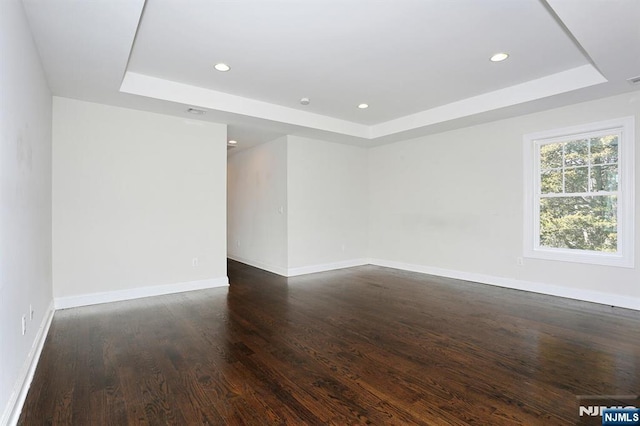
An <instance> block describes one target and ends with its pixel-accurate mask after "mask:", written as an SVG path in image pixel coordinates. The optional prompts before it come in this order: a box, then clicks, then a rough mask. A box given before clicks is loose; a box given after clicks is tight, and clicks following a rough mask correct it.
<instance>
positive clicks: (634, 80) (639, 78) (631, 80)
mask: <svg viewBox="0 0 640 426" xmlns="http://www.w3.org/2000/svg"><path fill="white" fill-rule="evenodd" d="M627 81H628V82H629V84H638V83H640V75H639V76H637V77H631V78H629V79H627Z"/></svg>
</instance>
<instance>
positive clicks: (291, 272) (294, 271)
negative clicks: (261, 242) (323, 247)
mask: <svg viewBox="0 0 640 426" xmlns="http://www.w3.org/2000/svg"><path fill="white" fill-rule="evenodd" d="M368 264H369V259H349V260H341V261H339V262H332V263H323V264H320V265H309V266H300V267H298V268H289V269H288V271H287V276H289V277H295V276H298V275H306V274H315V273H316V272H325V271H333V270H335V269H344V268H352V267H354V266H362V265H368Z"/></svg>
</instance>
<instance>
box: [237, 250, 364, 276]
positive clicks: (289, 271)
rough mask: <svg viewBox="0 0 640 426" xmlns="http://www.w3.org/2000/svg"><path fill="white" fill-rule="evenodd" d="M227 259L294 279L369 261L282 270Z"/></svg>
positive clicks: (333, 263)
mask: <svg viewBox="0 0 640 426" xmlns="http://www.w3.org/2000/svg"><path fill="white" fill-rule="evenodd" d="M227 257H228V258H229V259H231V260H235V261H236V262H240V263H244V264H245V265H249V266H254V267H256V268H259V269H263V270H265V271H268V272H273V273H274V274H278V275H281V276H283V277H296V276H298V275H306V274H315V273H316V272H326V271H333V270H334V269H343V268H351V267H354V266H362V265H368V264H369V259H349V260H342V261H339V262H332V263H323V264H319V265H308V266H300V267H297V268H288V269H287V268H283V267H280V266H274V265H267V264H264V263H261V262H256V261H255V260H249V259H245V258H243V257H240V256H234V255H232V254H227Z"/></svg>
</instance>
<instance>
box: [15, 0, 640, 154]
mask: <svg viewBox="0 0 640 426" xmlns="http://www.w3.org/2000/svg"><path fill="white" fill-rule="evenodd" d="M23 3H24V5H25V10H26V12H27V16H28V19H29V21H30V25H31V28H32V32H33V35H34V39H35V42H36V45H37V47H38V49H39V51H40V55H41V58H42V61H43V65H44V68H45V72H46V74H47V78H48V80H49V83H50V86H51V89H52V91H53V93H54V94H55V95H58V96H65V97H71V98H76V99H81V100H88V101H93V102H101V103H107V104H113V105H120V106H126V107H132V108H137V109H145V110H149V111H155V112H161V113H165V114H172V115H180V116H185V117H187V116H188V117H189V118H195V119H202V120H210V121H217V122H224V123H227V124H229V134H230V138H234V139H238V141H239V147H246V146H250V145H252V144H255V143H259V142H263V141H265V140H269V139H273V138H275V137H277V136H279V135H282V134H299V135H303V136H313V137H322V138H324V139H327V140H334V141H338V142H345V143H353V144H357V145H361V146H374V145H379V144H381V143H386V142H391V141H394V140H397V139H399V138H404V137H411V136H418V135H420V134H426V133H430V132H434V131H439V130H443V129H447V128H453V127H457V126H464V125H469V124H472V123H478V122H482V121H488V120H493V119H496V118H502V117H507V116H510V115H514V114H522V113H526V112H534V111H536V110H540V109H544V108H551V107H554V106H560V105H564V104H567V103H572V102H578V101H583V100H588V99H593V98H596V97H602V96H607V95H612V94H616V93H621V92H624V91H631V90H637V89H638V87H637V86H636V87H634V86H632V85H631V84H629V83H628V82H627V81H626V80H627V79H628V78H632V77H636V76H638V75H640V53H639V51H638V47H637V46H639V45H640V25H638V22H640V2H639V1H636V0H609V1H606V2H603V1H601V0H582V1H580V2H577V1H575V0H547V1H546V2H545V1H539V0H483V1H478V0H454V1H450V0H420V1H418V0H378V1H371V0H305V1H295V0H277V1H271V0H236V1H228V0H225V1H212V0H190V1H189V2H184V1H183V0H147V1H146V2H145V1H144V0H93V1H77V0H23ZM497 52H508V53H509V55H510V57H509V59H508V60H506V61H504V62H501V63H493V62H490V61H489V57H490V56H491V55H492V54H494V53H497ZM218 62H224V63H227V64H229V65H230V66H231V70H230V71H229V72H226V73H221V72H218V71H215V70H214V69H213V65H214V64H216V63H218ZM302 97H308V98H310V100H311V102H310V104H309V105H306V106H304V105H301V104H300V102H299V101H300V99H301V98H302ZM362 102H366V103H368V104H369V105H370V107H369V108H368V109H364V110H363V109H358V108H357V105H358V104H359V103H362ZM188 107H196V108H199V109H202V110H204V111H206V113H205V114H204V115H201V116H193V115H189V114H188V113H187V112H186V110H187V108H188ZM243 139H244V140H243Z"/></svg>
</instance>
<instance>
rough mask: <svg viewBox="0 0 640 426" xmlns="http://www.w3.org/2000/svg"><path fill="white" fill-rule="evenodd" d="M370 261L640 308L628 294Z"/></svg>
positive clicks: (576, 298) (383, 261)
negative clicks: (621, 294)
mask: <svg viewBox="0 0 640 426" xmlns="http://www.w3.org/2000/svg"><path fill="white" fill-rule="evenodd" d="M369 263H370V264H372V265H377V266H384V267H387V268H394V269H402V270H405V271H411V272H420V273H423V274H429V275H437V276H439V277H446V278H454V279H458V280H463V281H472V282H477V283H481V284H489V285H495V286H498V287H505V288H510V289H515V290H523V291H529V292H532V293H540V294H546V295H549V296H558V297H565V298H568V299H575V300H582V301H585V302H592V303H600V304H603V305H609V306H618V307H620V308H626V309H634V310H637V311H640V298H635V297H625V296H620V295H616V294H609V293H603V292H600V291H592V290H584V289H579V288H569V287H562V286H557V285H552V284H544V283H538V282H533V281H523V280H518V279H515V278H504V277H495V276H492V275H484V274H476V273H473V272H462V271H454V270H451V269H443V268H434V267H431V266H424V265H415V264H409V263H403V262H395V261H392V260H382V259H370V260H369Z"/></svg>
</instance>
